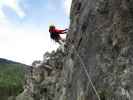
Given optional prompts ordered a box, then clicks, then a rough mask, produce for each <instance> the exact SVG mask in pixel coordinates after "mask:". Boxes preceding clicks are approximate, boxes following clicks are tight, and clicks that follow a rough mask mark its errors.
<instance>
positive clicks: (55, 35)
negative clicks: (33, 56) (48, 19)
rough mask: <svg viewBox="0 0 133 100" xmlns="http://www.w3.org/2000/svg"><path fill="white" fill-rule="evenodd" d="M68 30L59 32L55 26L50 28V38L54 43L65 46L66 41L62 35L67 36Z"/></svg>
mask: <svg viewBox="0 0 133 100" xmlns="http://www.w3.org/2000/svg"><path fill="white" fill-rule="evenodd" d="M67 31H68V29H64V30H59V29H57V28H56V27H55V26H54V25H50V26H49V32H50V37H51V39H53V40H54V41H56V42H58V43H59V44H60V45H64V41H65V40H64V39H63V38H62V37H61V36H60V34H66V33H67Z"/></svg>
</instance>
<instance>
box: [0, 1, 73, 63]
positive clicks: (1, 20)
mask: <svg viewBox="0 0 133 100" xmlns="http://www.w3.org/2000/svg"><path fill="white" fill-rule="evenodd" d="M19 1H21V0H0V58H6V59H10V60H14V61H18V62H22V63H25V64H28V65H30V64H31V63H32V62H33V61H34V60H42V57H43V54H44V53H45V52H46V51H52V50H53V49H55V48H57V47H58V45H57V44H56V43H54V42H53V41H51V40H50V38H49V34H48V29H47V28H46V27H45V28H44V30H39V29H35V28H34V27H33V29H28V28H27V27H26V26H25V27H23V28H20V27H14V26H13V24H12V23H10V22H9V21H8V18H7V17H8V16H6V15H5V13H4V12H3V6H8V7H10V8H11V9H12V10H14V11H15V12H16V14H17V15H18V17H19V18H20V19H23V18H24V17H25V16H27V14H26V12H25V11H24V10H23V9H22V8H21V7H20V6H19ZM70 4H71V0H65V2H64V6H65V9H64V11H65V12H66V14H67V15H69V9H70ZM27 26H28V25H27Z"/></svg>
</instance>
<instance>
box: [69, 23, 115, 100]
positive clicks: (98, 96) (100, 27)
mask: <svg viewBox="0 0 133 100" xmlns="http://www.w3.org/2000/svg"><path fill="white" fill-rule="evenodd" d="M106 24H108V22H105V23H104V24H102V25H101V26H99V27H98V28H97V29H96V30H95V31H94V32H92V33H96V32H97V31H98V30H101V29H102V28H103V26H104V25H106ZM115 24H116V23H113V24H112V25H111V26H110V28H112V27H113V25H115ZM72 46H73V48H74V49H75V51H76V54H77V56H78V57H79V60H80V62H81V64H82V66H83V69H84V71H85V73H86V75H87V78H88V80H89V81H90V84H91V86H92V88H93V90H94V92H95V94H96V96H97V98H98V100H101V98H100V95H99V94H98V91H97V90H96V87H95V85H94V84H93V82H92V79H91V77H90V75H89V73H88V71H87V67H86V66H85V64H84V62H83V60H82V58H81V56H80V55H79V53H78V52H77V50H76V48H75V46H74V45H72Z"/></svg>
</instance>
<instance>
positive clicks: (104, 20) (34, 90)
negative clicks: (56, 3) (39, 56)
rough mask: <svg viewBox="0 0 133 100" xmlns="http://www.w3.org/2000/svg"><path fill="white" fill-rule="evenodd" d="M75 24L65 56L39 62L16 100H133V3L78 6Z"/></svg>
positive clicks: (80, 0) (100, 1) (83, 2)
mask: <svg viewBox="0 0 133 100" xmlns="http://www.w3.org/2000/svg"><path fill="white" fill-rule="evenodd" d="M70 21H71V23H70V28H69V32H68V35H67V39H66V47H65V52H64V53H63V52H62V51H61V50H57V52H53V53H52V54H48V53H47V54H45V57H44V58H45V59H44V60H43V61H42V62H39V61H38V62H35V63H34V64H33V68H32V70H31V73H29V75H28V77H27V81H26V85H25V91H24V92H23V93H22V94H21V96H18V97H17V100H133V85H132V84H133V78H132V77H133V37H132V35H133V1H132V0H73V1H72V6H71V14H70ZM88 75H89V77H90V78H91V81H90V78H88ZM92 84H93V87H92ZM95 89H96V90H95ZM24 97H25V99H23V98H24Z"/></svg>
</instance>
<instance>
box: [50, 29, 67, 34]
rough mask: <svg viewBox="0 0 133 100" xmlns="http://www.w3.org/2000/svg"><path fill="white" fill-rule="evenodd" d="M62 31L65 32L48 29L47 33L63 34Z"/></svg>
mask: <svg viewBox="0 0 133 100" xmlns="http://www.w3.org/2000/svg"><path fill="white" fill-rule="evenodd" d="M64 31H66V30H59V29H56V28H55V29H50V30H49V32H50V33H55V34H64Z"/></svg>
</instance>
